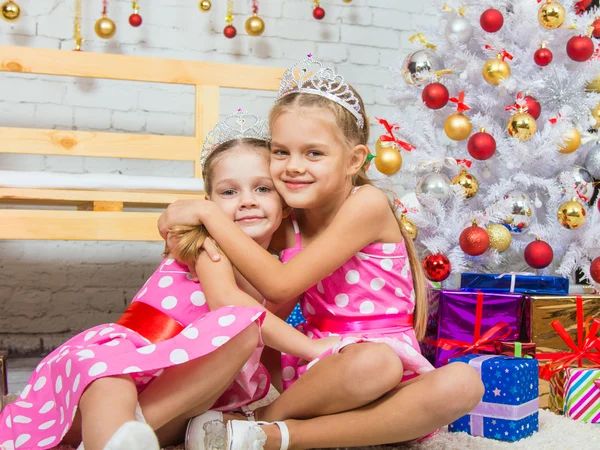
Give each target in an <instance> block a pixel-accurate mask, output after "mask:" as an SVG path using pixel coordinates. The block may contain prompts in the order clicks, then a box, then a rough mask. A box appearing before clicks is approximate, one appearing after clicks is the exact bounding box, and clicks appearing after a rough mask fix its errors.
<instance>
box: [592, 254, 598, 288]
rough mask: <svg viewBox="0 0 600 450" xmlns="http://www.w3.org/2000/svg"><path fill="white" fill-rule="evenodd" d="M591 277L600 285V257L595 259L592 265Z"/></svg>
mask: <svg viewBox="0 0 600 450" xmlns="http://www.w3.org/2000/svg"><path fill="white" fill-rule="evenodd" d="M590 275H591V277H592V280H594V281H595V282H596V283H600V256H598V257H597V258H596V259H594V260H593V261H592V263H591V264H590Z"/></svg>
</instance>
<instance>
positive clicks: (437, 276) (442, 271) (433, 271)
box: [423, 253, 452, 281]
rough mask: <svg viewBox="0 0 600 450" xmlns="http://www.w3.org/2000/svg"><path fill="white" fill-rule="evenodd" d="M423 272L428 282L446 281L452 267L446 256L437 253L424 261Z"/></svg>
mask: <svg viewBox="0 0 600 450" xmlns="http://www.w3.org/2000/svg"><path fill="white" fill-rule="evenodd" d="M423 270H424V271H425V276H426V277H427V279H428V280H431V281H444V280H445V279H446V278H448V276H449V275H450V272H451V271H452V267H451V266H450V261H449V260H448V258H446V256H445V255H442V254H441V253H437V254H435V255H428V256H427V257H426V258H425V259H424V260H423Z"/></svg>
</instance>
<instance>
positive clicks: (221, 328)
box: [0, 259, 270, 450]
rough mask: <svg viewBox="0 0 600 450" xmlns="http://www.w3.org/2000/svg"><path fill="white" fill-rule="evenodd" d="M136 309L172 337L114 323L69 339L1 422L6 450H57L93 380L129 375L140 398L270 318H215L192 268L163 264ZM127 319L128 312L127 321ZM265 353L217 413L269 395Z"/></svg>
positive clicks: (225, 312)
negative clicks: (166, 373) (169, 372)
mask: <svg viewBox="0 0 600 450" xmlns="http://www.w3.org/2000/svg"><path fill="white" fill-rule="evenodd" d="M136 307H137V310H136V311H140V307H141V310H143V311H148V310H150V311H152V312H154V313H156V314H158V316H160V317H163V318H166V319H168V321H169V323H170V324H171V325H174V326H175V327H176V328H175V330H176V331H175V334H174V335H173V336H172V337H169V338H166V339H164V340H156V341H150V340H149V339H147V338H146V337H144V336H142V334H140V333H138V332H136V331H133V330H132V329H130V328H127V327H126V326H123V325H120V324H119V323H114V324H105V325H99V326H96V327H94V328H91V329H89V330H87V331H84V332H82V333H80V334H78V335H77V336H75V337H73V338H71V339H70V340H68V341H67V342H65V343H64V344H63V345H61V346H60V347H58V348H57V349H56V350H54V351H53V352H52V353H50V354H49V355H48V356H47V357H46V358H44V360H43V361H42V362H41V363H40V364H39V365H38V366H37V368H36V369H35V371H34V373H33V375H32V376H31V378H30V380H29V382H28V384H27V386H26V387H25V389H24V390H23V392H22V393H21V395H20V397H19V398H18V399H17V400H16V401H15V402H14V403H11V404H9V405H8V406H7V407H6V408H5V409H4V410H3V411H2V413H1V414H0V447H1V448H3V449H6V450H13V449H46V448H52V447H55V446H56V445H57V444H59V443H60V441H61V440H62V438H63V437H64V435H65V434H66V433H67V431H68V430H69V428H70V427H71V424H72V422H73V418H74V417H75V413H76V411H77V405H78V403H79V399H80V397H81V395H82V393H83V391H84V390H85V388H86V387H87V386H88V385H89V384H90V383H91V382H93V381H94V380H96V379H98V378H101V377H107V376H112V375H121V374H129V375H130V376H131V377H132V379H133V380H134V381H135V383H136V385H137V388H138V392H142V391H143V390H144V389H145V388H146V387H147V386H148V385H149V384H150V383H152V382H153V380H155V379H156V378H157V377H159V376H160V374H161V373H162V371H163V369H165V368H168V367H172V366H175V365H178V364H182V363H185V362H187V361H190V360H193V359H196V358H201V357H202V356H205V355H208V354H209V353H211V352H213V351H215V350H217V349H218V348H219V347H220V346H222V345H223V344H225V343H226V342H227V341H229V340H230V339H231V338H232V337H234V336H236V335H237V334H239V333H240V332H241V331H243V330H244V329H245V328H247V327H248V326H250V325H251V324H252V323H258V324H261V323H262V321H263V320H264V317H265V312H264V310H262V309H261V308H259V307H256V308H247V307H237V306H236V307H233V306H231V307H229V306H227V307H223V308H219V309H218V310H216V311H210V310H209V308H208V305H207V303H206V299H205V297H204V294H203V293H202V290H201V287H200V285H199V284H198V283H195V282H193V281H191V277H190V275H189V273H188V270H187V267H186V266H182V265H179V264H178V263H177V262H175V261H174V260H172V259H166V260H164V261H163V262H162V263H161V264H160V266H159V268H158V269H157V270H156V271H155V272H154V273H153V274H152V276H151V277H150V279H149V280H148V281H147V282H146V284H145V285H144V286H143V287H142V289H141V290H140V291H139V292H138V294H137V295H136V296H135V297H134V299H133V302H132V303H131V305H130V307H129V308H128V311H129V310H133V309H136ZM157 310H158V311H157ZM156 314H155V316H154V317H156ZM126 315H127V311H126V312H125V314H124V315H123V317H125V316H126ZM123 317H122V318H123ZM137 319H138V322H140V320H139V317H138V318H137ZM121 320H122V319H120V320H119V321H118V322H121ZM144 320H145V319H142V320H141V322H144ZM153 323H155V322H153ZM144 326H146V328H147V329H149V330H150V331H152V332H155V331H157V330H152V329H151V328H152V327H150V328H148V326H147V323H144ZM155 328H156V327H155ZM159 331H160V330H159ZM146 334H147V333H146ZM262 348H263V344H262V342H261V343H260V345H259V346H258V347H257V348H256V350H255V351H254V353H253V354H252V356H251V357H250V359H249V360H248V361H247V362H246V364H245V365H244V368H243V369H242V371H241V372H240V373H239V374H238V375H237V377H236V379H235V381H234V382H233V383H232V385H231V386H230V387H229V388H228V390H227V391H226V392H225V393H224V394H223V395H222V396H221V397H220V398H219V400H217V402H216V403H215V405H214V406H213V409H218V410H222V411H224V410H232V409H235V408H237V407H239V406H241V405H247V404H249V403H252V402H254V401H256V400H259V399H261V398H263V397H264V396H265V395H266V394H267V392H268V389H269V383H270V381H269V375H268V372H267V371H266V369H265V368H264V367H263V366H262V365H261V364H260V356H261V353H262ZM198 382H199V383H200V382H202V380H198Z"/></svg>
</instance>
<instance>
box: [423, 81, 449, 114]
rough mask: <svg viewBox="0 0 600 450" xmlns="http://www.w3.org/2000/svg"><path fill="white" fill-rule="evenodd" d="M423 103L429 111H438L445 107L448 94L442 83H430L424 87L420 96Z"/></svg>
mask: <svg viewBox="0 0 600 450" xmlns="http://www.w3.org/2000/svg"><path fill="white" fill-rule="evenodd" d="M421 97H422V98H423V102H424V103H425V105H427V107H428V108H431V109H440V108H443V107H444V106H446V104H447V103H448V99H449V98H450V93H449V92H448V89H447V88H446V86H444V85H443V84H442V83H437V82H436V83H431V84H428V85H427V86H425V89H423V93H422V95H421Z"/></svg>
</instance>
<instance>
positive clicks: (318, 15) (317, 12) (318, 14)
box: [313, 6, 325, 20]
mask: <svg viewBox="0 0 600 450" xmlns="http://www.w3.org/2000/svg"><path fill="white" fill-rule="evenodd" d="M313 17H314V18H315V19H317V20H322V19H323V17H325V10H324V9H323V8H321V7H320V6H317V7H316V8H315V9H313Z"/></svg>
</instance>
